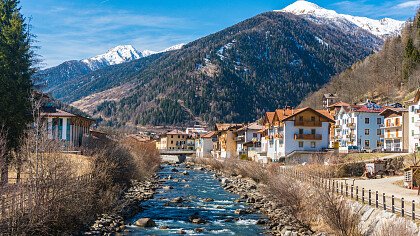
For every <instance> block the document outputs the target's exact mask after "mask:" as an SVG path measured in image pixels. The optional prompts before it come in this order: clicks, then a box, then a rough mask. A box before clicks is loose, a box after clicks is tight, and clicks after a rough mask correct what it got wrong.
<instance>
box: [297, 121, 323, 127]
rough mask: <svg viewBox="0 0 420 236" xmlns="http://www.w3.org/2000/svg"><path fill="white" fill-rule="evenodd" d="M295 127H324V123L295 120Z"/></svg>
mask: <svg viewBox="0 0 420 236" xmlns="http://www.w3.org/2000/svg"><path fill="white" fill-rule="evenodd" d="M295 126H305V127H322V122H321V121H311V120H295Z"/></svg>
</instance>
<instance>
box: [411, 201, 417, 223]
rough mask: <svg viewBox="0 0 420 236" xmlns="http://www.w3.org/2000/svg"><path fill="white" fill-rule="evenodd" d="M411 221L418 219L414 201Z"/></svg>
mask: <svg viewBox="0 0 420 236" xmlns="http://www.w3.org/2000/svg"><path fill="white" fill-rule="evenodd" d="M411 219H412V220H415V219H416V206H415V202H414V200H413V202H412V203H411Z"/></svg>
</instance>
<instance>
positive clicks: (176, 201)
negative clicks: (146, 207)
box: [171, 197, 183, 203]
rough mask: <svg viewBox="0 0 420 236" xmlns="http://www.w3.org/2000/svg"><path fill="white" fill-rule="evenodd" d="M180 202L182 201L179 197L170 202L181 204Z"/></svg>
mask: <svg viewBox="0 0 420 236" xmlns="http://www.w3.org/2000/svg"><path fill="white" fill-rule="evenodd" d="M182 201H183V199H182V198H181V197H176V198H174V199H172V200H171V202H172V203H181V202H182Z"/></svg>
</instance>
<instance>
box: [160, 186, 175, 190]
mask: <svg viewBox="0 0 420 236" xmlns="http://www.w3.org/2000/svg"><path fill="white" fill-rule="evenodd" d="M162 188H163V190H166V191H167V190H170V189H173V188H174V187H172V186H163V187H162Z"/></svg>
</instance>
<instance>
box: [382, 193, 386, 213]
mask: <svg viewBox="0 0 420 236" xmlns="http://www.w3.org/2000/svg"><path fill="white" fill-rule="evenodd" d="M382 203H383V204H384V210H385V211H386V199H385V193H383V194H382Z"/></svg>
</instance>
